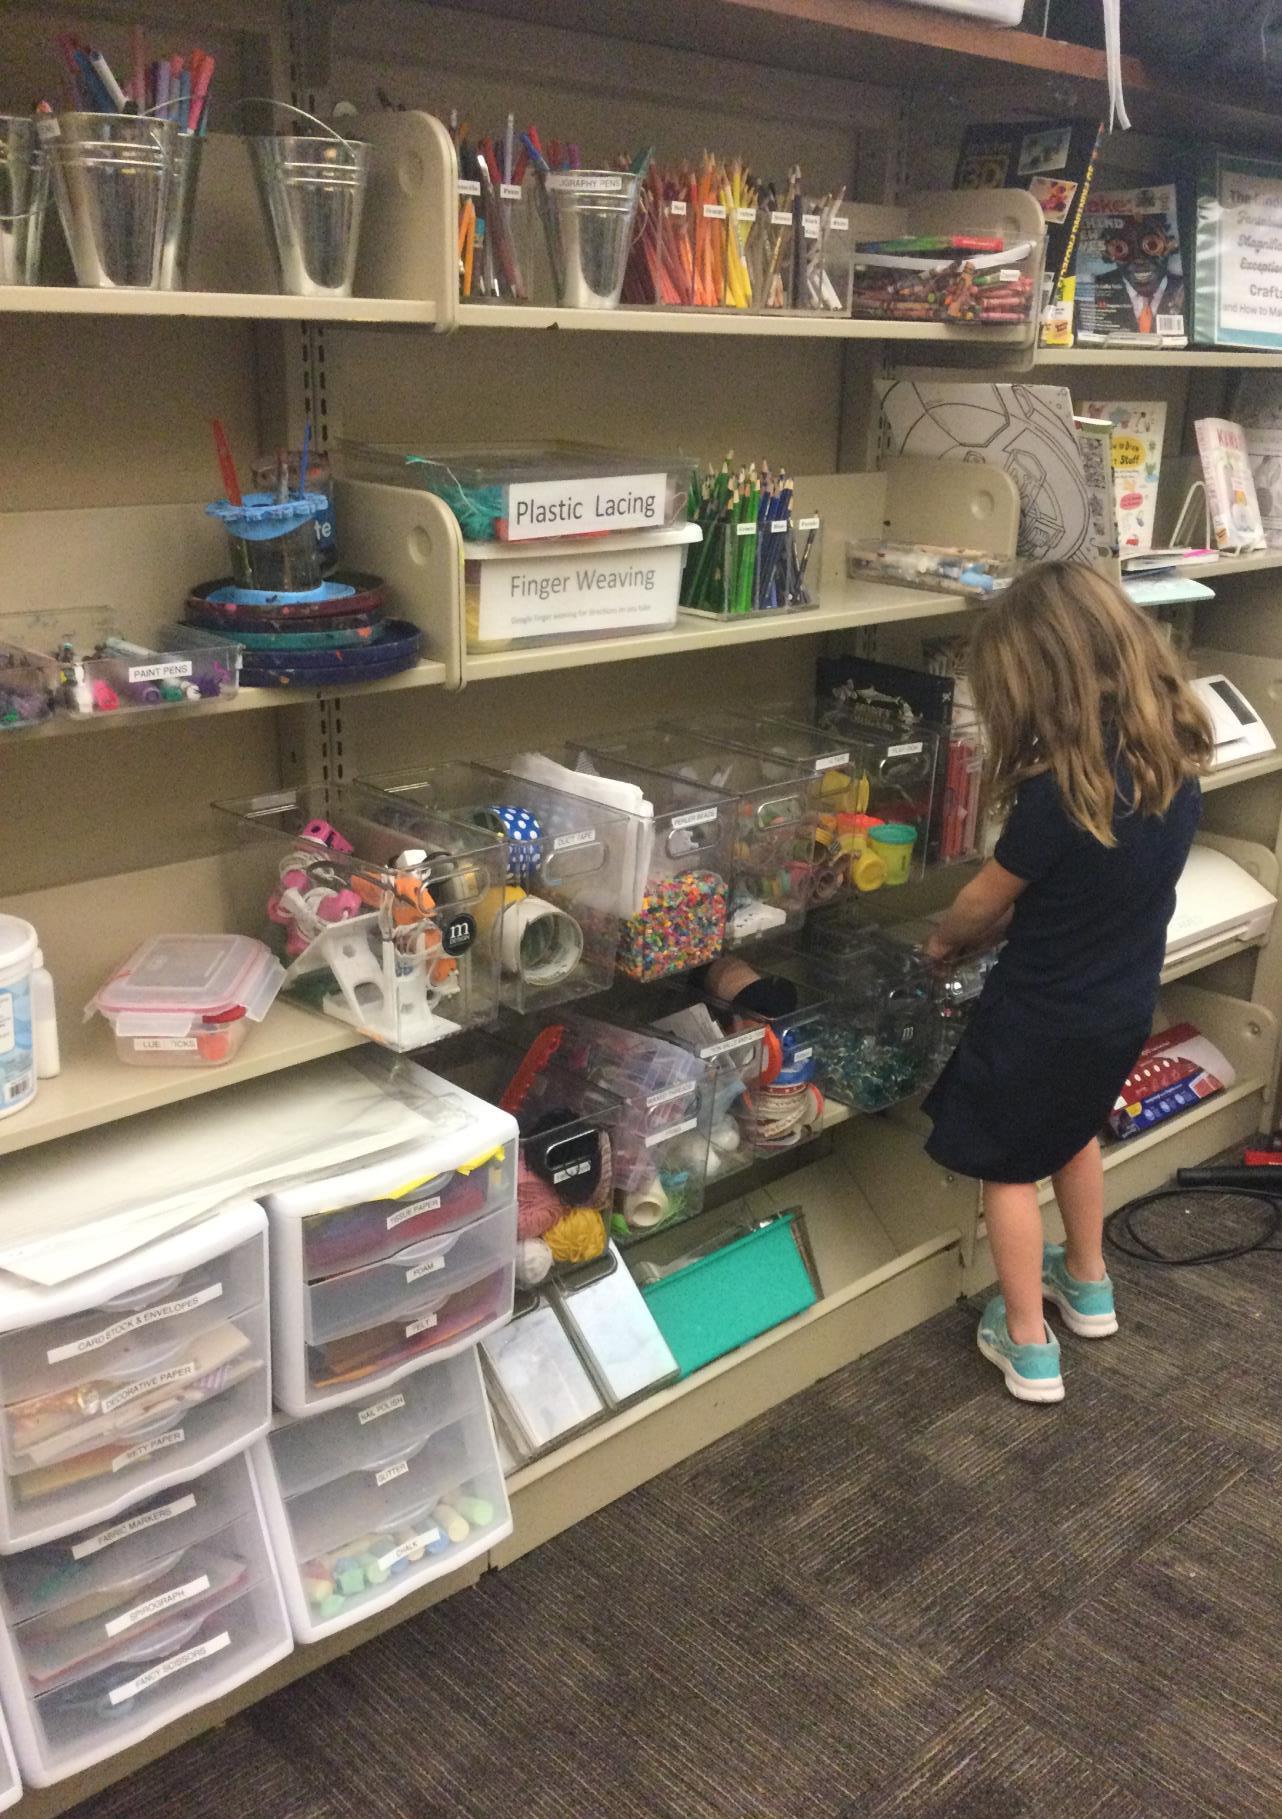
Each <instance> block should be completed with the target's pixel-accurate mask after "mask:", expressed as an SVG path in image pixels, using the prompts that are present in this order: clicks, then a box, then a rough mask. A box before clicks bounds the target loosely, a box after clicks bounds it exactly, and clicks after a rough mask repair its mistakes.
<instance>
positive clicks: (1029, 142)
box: [953, 120, 1104, 347]
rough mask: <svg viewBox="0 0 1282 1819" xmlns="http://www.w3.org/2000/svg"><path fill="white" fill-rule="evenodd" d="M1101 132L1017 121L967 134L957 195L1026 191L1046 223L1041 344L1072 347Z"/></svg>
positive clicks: (1091, 126) (1086, 126)
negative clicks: (1080, 256)
mask: <svg viewBox="0 0 1282 1819" xmlns="http://www.w3.org/2000/svg"><path fill="white" fill-rule="evenodd" d="M1103 130H1104V129H1103V127H1102V126H1101V125H1100V123H1099V121H1097V120H1015V121H1010V122H999V123H998V124H996V125H993V126H984V125H979V126H969V127H967V129H966V135H965V138H964V139H963V140H962V146H961V152H960V154H959V155H958V159H957V170H956V173H955V175H954V177H953V188H954V189H1022V190H1027V191H1028V193H1029V195H1030V196H1032V197H1033V198H1034V200H1035V201H1037V202H1039V203H1040V204H1041V209H1042V215H1043V217H1044V218H1045V221H1046V274H1045V278H1044V281H1043V282H1044V289H1043V295H1042V323H1043V330H1042V337H1043V340H1044V341H1046V342H1047V343H1048V344H1050V345H1054V346H1060V347H1071V345H1072V341H1073V332H1072V324H1073V289H1074V277H1075V274H1074V258H1073V255H1074V250H1075V248H1076V244H1077V236H1078V233H1079V231H1080V225H1081V220H1082V213H1083V210H1084V209H1085V206H1086V199H1087V197H1088V195H1089V194H1090V188H1091V180H1092V177H1093V175H1094V171H1095V160H1096V157H1097V155H1098V150H1099V142H1100V138H1101V136H1102V134H1103Z"/></svg>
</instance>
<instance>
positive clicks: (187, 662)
mask: <svg viewBox="0 0 1282 1819" xmlns="http://www.w3.org/2000/svg"><path fill="white" fill-rule="evenodd" d="M125 674H126V675H127V677H128V679H129V681H130V682H177V681H180V680H181V679H182V677H184V676H190V674H191V659H190V658H186V659H184V658H181V657H174V658H171V659H170V661H169V662H167V663H131V664H130V666H129V668H128V670H127V671H126V672H125Z"/></svg>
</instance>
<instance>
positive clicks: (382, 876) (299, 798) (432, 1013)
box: [215, 784, 506, 1051]
mask: <svg viewBox="0 0 1282 1819" xmlns="http://www.w3.org/2000/svg"><path fill="white" fill-rule="evenodd" d="M215 806H216V807H218V808H219V809H220V810H221V811H222V812H223V813H225V814H227V815H229V816H232V817H234V819H235V820H236V822H237V823H238V824H239V827H240V829H241V831H242V833H243V834H244V835H245V836H246V837H247V842H246V857H247V861H248V856H249V854H250V852H252V851H253V849H254V848H255V847H257V848H258V850H259V854H260V863H259V870H260V873H261V878H262V883H263V886H264V889H263V905H264V911H265V915H266V918H267V921H268V923H269V925H270V926H272V927H273V928H274V930H275V931H276V933H277V935H278V938H279V942H280V946H281V947H282V948H283V950H284V955H285V959H286V962H287V965H288V972H287V977H286V986H287V989H288V991H289V993H290V995H291V997H293V998H295V999H297V1000H299V1001H301V1002H303V1003H306V1004H308V1005H310V1006H311V1007H313V1008H315V1009H317V1010H319V1011H322V1012H324V1014H325V1015H326V1016H330V1017H335V1018H337V1019H338V1020H339V1021H340V1022H342V1023H348V1024H351V1025H352V1026H353V1027H354V1028H356V1029H358V1030H360V1032H361V1033H362V1035H365V1036H368V1037H369V1038H370V1039H371V1041H374V1042H381V1043H382V1044H384V1046H385V1047H387V1048H392V1049H397V1050H401V1051H406V1050H411V1049H419V1048H425V1047H426V1046H427V1045H428V1044H429V1043H433V1042H439V1041H440V1040H441V1039H442V1037H445V1036H450V1035H453V1034H454V1032H455V1031H456V1030H458V1029H461V1028H463V1027H464V1026H466V1025H468V1024H473V1023H487V1022H490V1021H492V1020H493V1018H494V1017H495V1016H496V1015H497V1012H498V985H499V957H500V952H501V945H502V921H503V906H504V895H503V891H504V880H505V876H506V857H505V853H504V849H503V843H502V842H501V841H500V840H498V839H497V838H496V837H495V836H494V835H492V834H490V835H486V834H482V833H480V832H478V830H477V829H475V828H469V827H464V826H461V825H459V824H457V823H454V822H450V821H446V820H443V819H441V818H440V817H438V816H435V815H430V814H427V813H425V812H419V813H416V814H414V813H411V812H410V811H409V809H408V808H407V807H405V806H400V807H398V808H397V810H396V813H395V815H394V816H392V815H389V801H388V798H387V797H385V796H383V795H382V794H381V793H380V792H378V791H376V790H370V789H368V788H365V787H363V786H361V785H359V784H345V785H338V786H335V787H332V788H326V787H325V786H323V785H320V784H304V785H301V786H300V787H299V788H297V789H288V790H278V791H276V792H275V793H274V794H272V795H267V796H254V797H251V798H248V799H246V800H244V801H240V802H223V803H218V804H216V805H215ZM482 928H485V929H487V930H488V929H493V930H494V931H496V934H492V935H491V937H490V939H488V940H484V941H482V940H478V939H477V936H478V933H479V932H480V931H481V929H482Z"/></svg>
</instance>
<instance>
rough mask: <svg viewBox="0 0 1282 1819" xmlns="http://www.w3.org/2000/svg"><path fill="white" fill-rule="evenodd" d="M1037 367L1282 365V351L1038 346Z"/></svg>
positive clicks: (1237, 348)
mask: <svg viewBox="0 0 1282 1819" xmlns="http://www.w3.org/2000/svg"><path fill="white" fill-rule="evenodd" d="M1036 364H1037V365H1038V366H1206V367H1212V366H1232V367H1246V366H1282V352H1278V353H1271V352H1264V353H1256V352H1252V351H1250V350H1248V349H1247V348H1241V347H1154V348H1145V347H1135V346H1129V347H1039V348H1038V350H1037V361H1036Z"/></svg>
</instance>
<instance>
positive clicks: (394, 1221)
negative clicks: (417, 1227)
mask: <svg viewBox="0 0 1282 1819" xmlns="http://www.w3.org/2000/svg"><path fill="white" fill-rule="evenodd" d="M440 1204H441V1196H440V1195H439V1194H433V1195H432V1196H431V1198H430V1199H428V1200H416V1201H415V1202H414V1204H413V1206H401V1207H398V1208H397V1209H396V1211H395V1212H394V1213H389V1214H388V1215H387V1229H388V1231H389V1232H394V1231H395V1230H396V1228H397V1226H398V1225H404V1223H405V1221H406V1220H407V1219H417V1218H418V1216H419V1214H420V1213H434V1212H435V1211H436V1209H437V1207H438V1206H439V1205H440Z"/></svg>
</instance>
